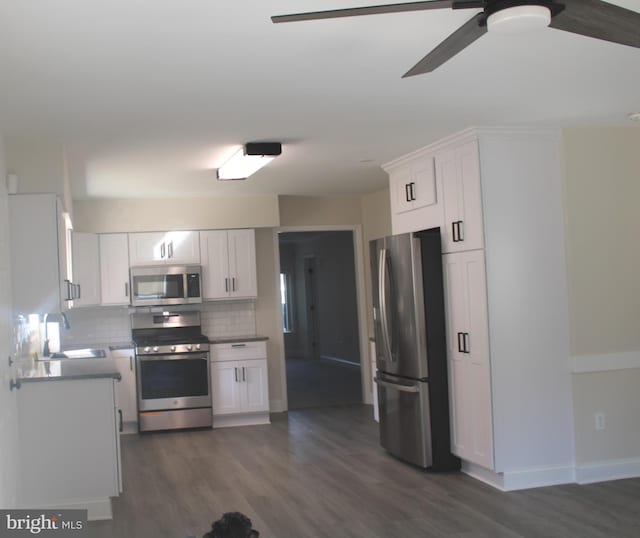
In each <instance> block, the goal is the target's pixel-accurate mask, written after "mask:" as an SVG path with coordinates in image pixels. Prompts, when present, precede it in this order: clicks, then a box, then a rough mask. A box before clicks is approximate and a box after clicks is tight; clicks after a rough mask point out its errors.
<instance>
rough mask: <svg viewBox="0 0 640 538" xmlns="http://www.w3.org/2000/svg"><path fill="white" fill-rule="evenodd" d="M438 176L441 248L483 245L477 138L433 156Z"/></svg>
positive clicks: (464, 248)
mask: <svg viewBox="0 0 640 538" xmlns="http://www.w3.org/2000/svg"><path fill="white" fill-rule="evenodd" d="M436 170H437V173H438V174H439V175H440V176H441V179H442V207H443V210H444V225H443V226H442V250H443V252H460V251H463V250H474V249H479V248H483V246H484V239H483V235H484V234H483V225H482V193H481V191H480V159H479V155H478V142H477V141H476V140H471V141H469V142H466V143H464V144H462V145H459V146H455V147H453V148H450V149H447V150H444V151H442V152H440V153H438V155H437V156H436Z"/></svg>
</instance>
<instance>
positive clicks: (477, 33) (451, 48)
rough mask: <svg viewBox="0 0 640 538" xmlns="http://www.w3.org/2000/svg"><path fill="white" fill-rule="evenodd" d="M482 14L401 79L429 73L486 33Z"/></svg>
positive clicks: (463, 26) (446, 40)
mask: <svg viewBox="0 0 640 538" xmlns="http://www.w3.org/2000/svg"><path fill="white" fill-rule="evenodd" d="M484 21H485V16H484V13H478V14H477V15H476V16H475V17H473V18H472V19H471V20H469V21H467V22H466V23H464V24H463V25H462V26H461V27H460V28H458V29H457V30H456V31H455V32H453V33H452V34H451V35H450V36H449V37H447V39H445V40H444V41H443V42H442V43H440V44H439V45H438V46H437V47H436V48H435V49H433V50H432V51H431V52H430V53H429V54H427V55H426V56H425V57H424V58H422V60H420V61H419V62H418V63H417V64H416V65H414V66H413V67H412V68H411V69H409V71H407V72H406V73H405V74H404V75H402V78H406V77H413V76H415V75H422V74H424V73H430V72H431V71H433V70H434V69H435V68H436V67H440V66H441V65H442V64H443V63H445V62H446V61H447V60H449V59H450V58H453V57H454V56H455V55H456V54H458V53H459V52H460V51H462V50H463V49H465V48H466V47H468V46H469V45H471V43H473V42H474V41H476V40H477V39H479V38H481V37H482V36H483V35H484V34H486V33H487V25H486V24H485V23H484Z"/></svg>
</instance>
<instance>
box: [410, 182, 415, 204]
mask: <svg viewBox="0 0 640 538" xmlns="http://www.w3.org/2000/svg"><path fill="white" fill-rule="evenodd" d="M415 187H416V184H415V183H414V182H413V181H412V182H411V183H409V192H410V193H411V201H412V202H414V201H415V199H416V191H415Z"/></svg>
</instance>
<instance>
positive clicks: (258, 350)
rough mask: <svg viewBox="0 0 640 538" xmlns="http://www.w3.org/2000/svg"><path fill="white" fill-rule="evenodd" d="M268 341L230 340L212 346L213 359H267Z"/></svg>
mask: <svg viewBox="0 0 640 538" xmlns="http://www.w3.org/2000/svg"><path fill="white" fill-rule="evenodd" d="M266 358H267V343H266V342H230V343H228V344H213V345H212V346H211V360H212V361H237V360H242V359H266Z"/></svg>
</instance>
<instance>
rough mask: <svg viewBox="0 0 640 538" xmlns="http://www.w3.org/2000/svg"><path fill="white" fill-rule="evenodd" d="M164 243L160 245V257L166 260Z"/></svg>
mask: <svg viewBox="0 0 640 538" xmlns="http://www.w3.org/2000/svg"><path fill="white" fill-rule="evenodd" d="M164 251H165V248H164V243H162V245H160V257H161V258H162V259H163V260H164Z"/></svg>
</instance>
